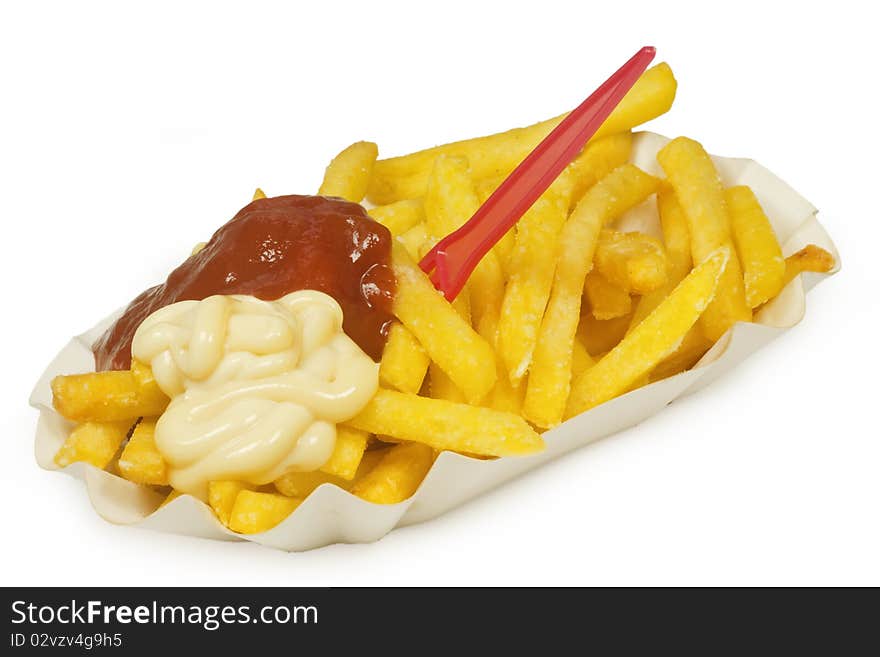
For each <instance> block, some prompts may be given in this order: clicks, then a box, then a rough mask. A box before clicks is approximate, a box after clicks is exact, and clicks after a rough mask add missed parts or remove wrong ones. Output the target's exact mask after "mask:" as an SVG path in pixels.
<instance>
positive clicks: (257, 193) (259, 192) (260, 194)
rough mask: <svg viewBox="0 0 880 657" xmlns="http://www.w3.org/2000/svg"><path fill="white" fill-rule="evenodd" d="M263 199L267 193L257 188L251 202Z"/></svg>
mask: <svg viewBox="0 0 880 657" xmlns="http://www.w3.org/2000/svg"><path fill="white" fill-rule="evenodd" d="M263 198H266V192H264V191H263V190H262V189H260V188H259V187H257V188H256V189H255V190H254V196H253V198H251V200H252V201H259V200H260V199H263Z"/></svg>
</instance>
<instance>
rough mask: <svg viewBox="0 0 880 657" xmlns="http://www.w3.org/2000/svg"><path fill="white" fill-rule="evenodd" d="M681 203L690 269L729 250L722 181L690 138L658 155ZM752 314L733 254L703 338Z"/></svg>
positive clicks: (712, 337) (715, 335)
mask: <svg viewBox="0 0 880 657" xmlns="http://www.w3.org/2000/svg"><path fill="white" fill-rule="evenodd" d="M657 161H658V162H660V166H662V167H663V170H664V171H665V172H666V176H667V177H668V179H669V182H670V184H671V185H672V187H673V189H675V194H676V196H677V198H678V201H679V203H680V204H681V207H682V210H683V211H684V214H685V217H686V218H687V221H688V228H689V232H690V236H691V253H692V255H693V259H694V264H699V263H702V262H703V260H704V259H706V258H707V257H708V256H709V254H710V253H713V252H714V251H715V250H716V249H718V248H719V247H723V246H727V247H730V248H731V251H732V250H733V240H732V236H731V230H730V218H729V216H728V211H727V206H726V204H725V202H724V192H723V190H722V187H721V179H720V178H719V176H718V172H717V171H716V170H715V165H714V164H712V159H711V158H710V157H709V155H708V153H706V151H705V150H704V149H703V147H702V146H701V145H700V144H699V143H697V142H695V141H694V140H693V139H688V138H686V137H678V138H677V139H673V140H672V141H671V142H669V143H668V144H667V145H666V146H664V147H663V148H662V149H661V150H660V152H659V153H657ZM751 320H752V310H751V308H749V306H748V304H747V303H746V295H745V288H744V284H743V276H742V268H741V267H740V263H739V259H738V258H737V256H736V253H731V256H730V263H729V264H728V266H727V268H726V270H725V273H724V278H723V280H722V281H721V289H720V292H719V294H717V295H716V296H715V301H714V302H713V304H712V305H711V306H710V307H709V308H708V309H707V311H706V314H705V315H704V316H703V318H702V319H701V324H702V327H703V330H704V331H705V333H706V337H707V338H709V339H710V340H712V341H713V342H714V341H715V340H717V339H718V338H720V337H721V336H722V335H724V333H725V332H726V331H727V329H729V328H730V327H731V326H732V325H733V323H734V322H738V321H741V322H750V321H751Z"/></svg>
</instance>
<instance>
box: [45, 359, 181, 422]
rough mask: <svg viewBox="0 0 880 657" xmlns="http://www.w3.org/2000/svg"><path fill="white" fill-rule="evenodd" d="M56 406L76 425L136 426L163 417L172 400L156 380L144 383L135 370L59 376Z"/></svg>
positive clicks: (54, 398) (54, 389)
mask: <svg viewBox="0 0 880 657" xmlns="http://www.w3.org/2000/svg"><path fill="white" fill-rule="evenodd" d="M52 404H53V406H54V407H55V410H56V411H58V412H59V413H60V414H61V415H62V416H64V417H66V418H67V419H68V420H73V421H74V422H121V421H125V420H131V423H134V421H135V420H136V419H137V418H139V417H143V416H145V415H148V416H149V415H160V414H161V413H162V411H164V410H165V407H166V406H168V397H167V396H166V395H165V393H163V392H162V391H161V390H160V389H159V386H158V385H156V382H155V381H154V380H150V381H146V382H141V381H139V380H138V378H137V377H136V376H135V373H134V372H132V371H116V372H91V373H89V374H71V375H67V376H57V377H55V378H54V379H53V380H52Z"/></svg>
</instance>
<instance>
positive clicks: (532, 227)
mask: <svg viewBox="0 0 880 657" xmlns="http://www.w3.org/2000/svg"><path fill="white" fill-rule="evenodd" d="M565 205H566V201H565V199H563V198H561V197H559V196H558V195H554V194H552V193H546V194H544V196H542V197H541V198H539V199H538V200H537V201H536V202H535V204H534V205H533V206H532V207H531V209H530V210H529V211H528V212H526V213H525V214H524V215H523V216H522V218H521V219H520V220H519V223H518V224H517V232H516V247H515V250H514V252H513V254H512V257H511V264H510V273H509V278H508V281H507V287H506V289H505V291H504V299H503V300H502V302H501V317H500V319H499V323H498V348H499V350H500V351H501V357H502V359H503V360H504V367H505V370H506V371H507V373H508V376H509V377H510V383H511V385H513V386H514V387H516V386H518V385H519V384H520V381H522V379H523V377H524V376H525V374H526V371H527V370H528V368H529V365H530V364H531V362H532V354H533V353H534V351H535V344H536V343H537V341H538V331H539V330H540V328H541V318H542V317H543V315H544V309H545V308H546V307H547V301H548V300H549V298H550V288H551V287H552V286H553V272H554V271H555V269H556V258H557V253H558V250H559V231H560V230H561V229H562V225H563V224H564V223H565V216H566V213H565Z"/></svg>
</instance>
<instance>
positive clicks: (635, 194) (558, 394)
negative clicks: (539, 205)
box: [523, 164, 658, 427]
mask: <svg viewBox="0 0 880 657" xmlns="http://www.w3.org/2000/svg"><path fill="white" fill-rule="evenodd" d="M657 185H658V181H657V179H656V178H654V177H653V176H650V175H648V174H647V173H645V172H644V171H642V170H640V169H638V168H637V167H635V166H633V165H631V164H625V165H623V166H621V167H618V168H617V169H615V170H614V171H612V172H611V173H609V174H608V175H607V176H605V177H604V178H603V179H602V180H600V181H599V182H598V183H596V185H594V186H593V187H592V188H591V189H590V190H589V191H588V192H587V193H586V194H584V196H583V198H582V199H581V200H580V202H579V203H578V204H577V207H575V209H574V211H573V212H572V213H571V216H570V217H569V218H568V221H566V223H565V227H564V228H563V229H562V235H561V238H560V241H561V253H560V256H559V262H558V265H557V268H556V274H555V278H554V281H553V291H552V294H551V296H550V301H549V303H548V305H547V313H546V315H545V316H544V318H543V322H542V323H541V331H540V336H539V337H538V340H537V348H536V350H535V362H534V365H533V367H532V368H531V370H530V372H529V381H528V387H527V388H526V397H525V401H524V402H523V415H524V416H525V417H526V418H527V419H528V420H529V421H530V422H532V423H533V424H536V425H538V426H540V427H552V426H555V425H557V424H559V423H560V422H562V416H563V413H564V411H565V404H566V401H567V399H568V394H569V387H570V384H571V361H572V348H573V347H572V345H573V342H574V336H575V333H576V332H577V326H578V321H579V319H580V311H581V295H582V294H583V289H584V279H585V277H586V275H587V272H588V271H589V269H590V265H591V263H592V260H593V253H594V250H595V248H596V242H597V240H598V238H599V231H601V230H602V227H603V226H604V225H605V224H606V223H608V222H610V221H611V220H613V219H616V218H617V217H619V216H620V215H621V214H623V213H624V212H625V211H626V210H628V209H630V208H632V207H633V206H635V205H637V204H638V203H641V202H642V201H643V200H645V199H646V198H647V197H648V196H650V195H651V194H653V193H654V192H655V191H656V189H657Z"/></svg>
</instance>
